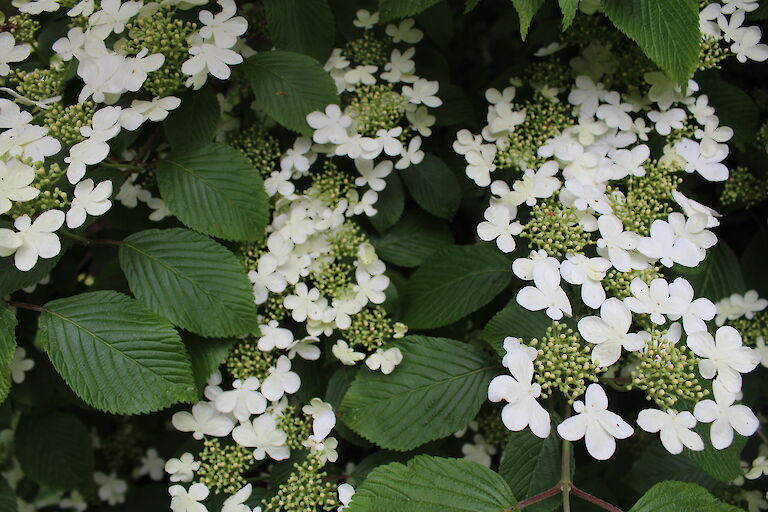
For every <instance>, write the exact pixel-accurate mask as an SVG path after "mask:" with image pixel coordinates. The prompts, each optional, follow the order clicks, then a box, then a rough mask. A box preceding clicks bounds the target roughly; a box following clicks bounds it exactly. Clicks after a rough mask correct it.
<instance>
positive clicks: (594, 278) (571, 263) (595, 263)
mask: <svg viewBox="0 0 768 512" xmlns="http://www.w3.org/2000/svg"><path fill="white" fill-rule="evenodd" d="M566 257H567V260H566V261H563V263H562V264H561V265H560V274H561V275H562V276H563V279H565V280H566V281H567V282H569V283H571V284H576V285H581V300H583V301H584V304H586V305H587V306H589V307H591V308H593V309H597V308H599V307H600V306H601V305H602V304H603V302H604V301H605V289H604V288H603V285H602V283H601V281H602V280H603V279H604V278H605V274H606V272H608V270H609V269H610V268H611V262H610V261H608V260H607V259H605V258H601V257H597V258H588V257H586V256H584V255H583V254H573V253H568V254H567V255H566Z"/></svg>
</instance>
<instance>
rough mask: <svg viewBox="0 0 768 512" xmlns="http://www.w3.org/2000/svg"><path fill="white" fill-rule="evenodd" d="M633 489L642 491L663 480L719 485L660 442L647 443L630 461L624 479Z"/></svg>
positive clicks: (711, 486) (692, 463)
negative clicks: (630, 464)
mask: <svg viewBox="0 0 768 512" xmlns="http://www.w3.org/2000/svg"><path fill="white" fill-rule="evenodd" d="M625 480H626V481H627V482H628V483H629V485H631V486H632V488H633V489H634V490H636V491H637V492H639V493H644V492H645V491H647V490H648V489H650V488H651V487H652V486H653V485H654V484H657V483H659V482H662V481H664V480H676V481H679V482H691V483H695V484H699V485H701V486H703V487H706V488H708V489H712V488H715V487H717V486H718V485H720V483H719V482H718V481H717V480H715V479H713V478H712V477H710V476H709V475H708V474H707V473H705V472H704V471H703V470H702V469H701V468H699V467H698V466H697V465H696V463H694V462H693V461H692V460H690V459H689V458H687V457H680V456H679V455H672V454H671V453H669V452H668V451H667V450H666V449H665V448H664V447H662V445H661V443H660V442H657V441H656V442H653V443H648V444H647V445H646V446H645V447H644V448H643V449H642V451H641V452H640V453H639V455H638V456H637V458H635V460H634V462H633V463H632V467H631V468H630V470H629V472H628V473H627V474H626V479H625Z"/></svg>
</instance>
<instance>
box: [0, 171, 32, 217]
mask: <svg viewBox="0 0 768 512" xmlns="http://www.w3.org/2000/svg"><path fill="white" fill-rule="evenodd" d="M33 181H35V169H34V168H32V167H30V166H29V165H26V164H23V163H22V162H20V161H18V160H16V159H11V160H8V161H5V162H4V161H1V160H0V213H5V212H7V211H8V210H10V209H11V206H12V204H11V201H19V202H21V201H29V200H30V199H34V198H35V197H37V196H38V195H39V194H40V190H38V189H37V188H35V187H31V186H30V185H31V184H32V182H33Z"/></svg>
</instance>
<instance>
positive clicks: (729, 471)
mask: <svg viewBox="0 0 768 512" xmlns="http://www.w3.org/2000/svg"><path fill="white" fill-rule="evenodd" d="M694 430H695V431H696V432H698V433H699V435H700V436H701V438H702V439H703V440H704V450H702V451H692V450H689V449H687V448H686V449H685V452H684V454H685V456H686V457H688V459H690V460H691V461H693V462H695V463H696V465H697V466H699V467H700V468H701V469H703V470H704V472H705V473H707V474H708V475H709V476H711V477H712V478H715V479H717V480H719V481H721V482H725V483H729V482H732V481H733V480H734V479H736V478H737V477H739V476H741V475H742V473H743V471H742V469H741V452H742V450H743V449H744V446H745V445H746V444H747V438H746V437H744V436H742V435H740V434H734V436H733V437H734V439H733V443H731V445H730V446H729V447H728V448H726V449H725V450H717V449H715V448H714V447H713V446H712V443H711V442H710V437H709V430H710V425H706V424H702V423H699V424H698V425H696V428H695V429H694Z"/></svg>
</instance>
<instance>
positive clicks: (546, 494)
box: [504, 482, 563, 512]
mask: <svg viewBox="0 0 768 512" xmlns="http://www.w3.org/2000/svg"><path fill="white" fill-rule="evenodd" d="M562 485H563V484H562V483H559V482H558V483H557V484H556V485H555V486H554V487H553V488H551V489H548V490H546V491H544V492H540V493H539V494H536V495H535V496H531V497H530V498H528V499H525V500H523V501H521V502H519V503H518V504H517V505H515V506H514V507H512V508H508V509H507V510H505V511H504V512H509V511H512V510H516V509H523V508H525V507H527V506H528V505H533V504H534V503H536V502H539V501H542V500H545V499H547V498H551V497H552V496H555V495H557V494H559V493H560V488H561V487H562Z"/></svg>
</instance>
